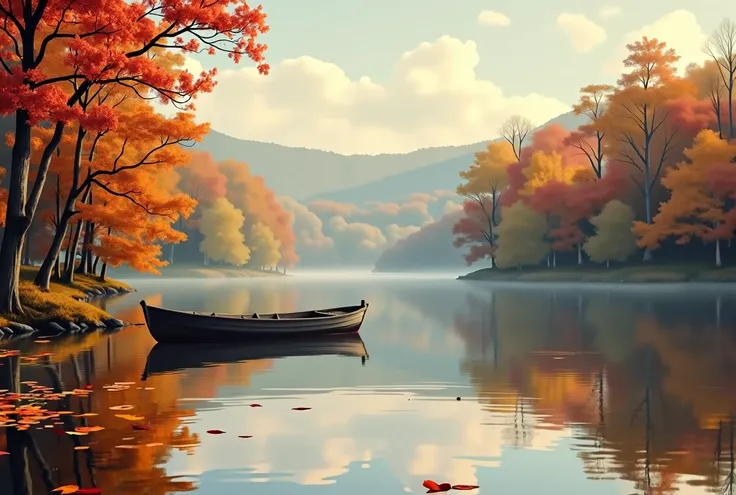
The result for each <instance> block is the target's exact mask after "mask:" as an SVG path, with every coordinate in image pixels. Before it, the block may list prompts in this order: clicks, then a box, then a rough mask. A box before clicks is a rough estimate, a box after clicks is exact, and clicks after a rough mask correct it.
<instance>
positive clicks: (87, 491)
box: [73, 488, 102, 495]
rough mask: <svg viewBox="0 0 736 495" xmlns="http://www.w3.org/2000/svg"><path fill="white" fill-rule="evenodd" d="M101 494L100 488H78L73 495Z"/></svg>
mask: <svg viewBox="0 0 736 495" xmlns="http://www.w3.org/2000/svg"><path fill="white" fill-rule="evenodd" d="M101 493H102V490H101V489H100V488H80V489H79V490H77V491H76V492H74V494H73V495H100V494H101Z"/></svg>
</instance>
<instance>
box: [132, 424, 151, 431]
mask: <svg viewBox="0 0 736 495" xmlns="http://www.w3.org/2000/svg"><path fill="white" fill-rule="evenodd" d="M132 428H133V429H134V430H150V429H151V427H150V426H148V425H140V424H139V425H132Z"/></svg>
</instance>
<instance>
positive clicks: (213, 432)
mask: <svg viewBox="0 0 736 495" xmlns="http://www.w3.org/2000/svg"><path fill="white" fill-rule="evenodd" d="M207 433H209V434H210V435H222V434H223V433H225V432H224V431H222V430H207Z"/></svg>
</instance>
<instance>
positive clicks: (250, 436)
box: [238, 435, 253, 438]
mask: <svg viewBox="0 0 736 495" xmlns="http://www.w3.org/2000/svg"><path fill="white" fill-rule="evenodd" d="M238 438H253V435H238Z"/></svg>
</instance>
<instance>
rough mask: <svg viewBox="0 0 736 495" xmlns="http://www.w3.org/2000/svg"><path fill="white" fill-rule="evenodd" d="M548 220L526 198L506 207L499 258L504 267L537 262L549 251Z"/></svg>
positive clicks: (499, 235)
mask: <svg viewBox="0 0 736 495" xmlns="http://www.w3.org/2000/svg"><path fill="white" fill-rule="evenodd" d="M546 234H547V220H546V219H545V218H544V216H543V215H540V214H539V213H537V212H535V211H534V210H532V209H531V208H530V207H528V206H527V205H525V204H524V203H522V202H516V203H514V204H513V205H511V206H509V207H507V208H504V210H503V211H502V212H501V223H500V224H499V226H498V249H497V250H496V262H497V263H498V266H499V267H500V268H509V267H512V266H515V267H517V268H520V267H521V266H522V265H535V264H537V263H539V262H540V261H541V260H542V259H543V258H544V257H545V256H546V255H547V253H548V252H549V243H548V242H547V241H546V240H545V236H546Z"/></svg>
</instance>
